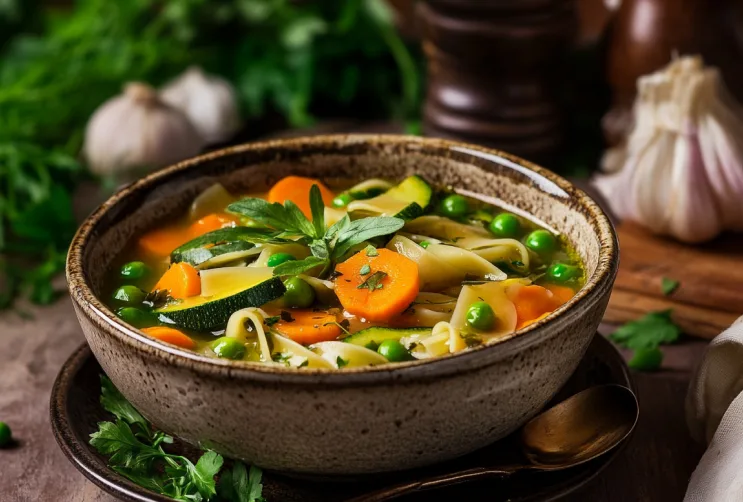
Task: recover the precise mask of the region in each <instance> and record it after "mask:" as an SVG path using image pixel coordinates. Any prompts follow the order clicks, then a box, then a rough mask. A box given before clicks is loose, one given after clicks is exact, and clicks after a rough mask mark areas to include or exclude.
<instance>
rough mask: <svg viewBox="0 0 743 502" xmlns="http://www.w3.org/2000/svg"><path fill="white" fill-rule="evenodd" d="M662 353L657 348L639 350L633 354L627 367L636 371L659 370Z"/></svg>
mask: <svg viewBox="0 0 743 502" xmlns="http://www.w3.org/2000/svg"><path fill="white" fill-rule="evenodd" d="M662 362H663V352H661V350H660V349H659V348H658V347H653V348H650V349H639V350H636V351H635V352H634V354H633V355H632V358H631V359H630V360H629V361H628V362H627V365H628V366H629V367H630V368H632V369H635V370H638V371H653V370H657V369H658V368H660V365H661V363H662Z"/></svg>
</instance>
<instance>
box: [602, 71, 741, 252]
mask: <svg viewBox="0 0 743 502" xmlns="http://www.w3.org/2000/svg"><path fill="white" fill-rule="evenodd" d="M634 114H635V125H634V127H633V130H632V132H631V133H630V135H629V138H628V140H627V143H626V144H625V145H622V146H620V147H618V148H619V150H617V151H609V152H607V156H610V157H609V158H611V157H613V158H614V159H621V162H622V165H621V166H620V168H619V171H618V172H616V173H612V174H605V175H602V176H599V177H598V178H597V179H596V180H595V185H596V187H597V188H598V189H599V190H600V191H601V192H602V193H603V195H604V196H605V197H606V198H607V199H608V201H609V203H610V205H611V208H612V210H613V211H614V212H616V213H617V216H619V217H620V218H623V219H629V220H633V221H637V222H639V223H641V224H643V225H645V226H646V227H648V228H649V229H650V230H652V231H653V232H655V233H658V234H665V235H670V236H673V237H675V238H677V239H679V240H681V241H684V242H691V243H694V242H703V241H706V240H709V239H712V238H713V237H715V236H716V235H718V234H719V233H720V232H722V231H724V230H736V231H740V230H743V143H742V142H743V109H742V108H741V107H740V105H739V104H738V103H737V102H736V101H735V100H734V98H732V97H731V96H730V95H729V93H728V92H727V90H726V89H725V87H724V84H723V82H722V80H721V77H720V74H719V72H718V71H717V70H716V69H714V68H705V67H704V64H703V62H702V59H701V58H699V57H684V58H681V59H678V60H675V61H673V62H672V63H670V64H669V65H668V66H667V67H666V68H664V69H662V70H660V71H658V72H656V73H653V74H651V75H647V76H645V77H642V78H640V79H639V81H638V95H637V99H636V101H635V106H634Z"/></svg>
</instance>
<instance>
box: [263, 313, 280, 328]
mask: <svg viewBox="0 0 743 502" xmlns="http://www.w3.org/2000/svg"><path fill="white" fill-rule="evenodd" d="M280 320H281V316H277V315H275V316H271V317H266V318H265V319H263V324H265V325H266V326H273V325H274V324H276V323H277V322H279V321H280Z"/></svg>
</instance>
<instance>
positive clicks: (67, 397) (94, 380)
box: [51, 335, 634, 502]
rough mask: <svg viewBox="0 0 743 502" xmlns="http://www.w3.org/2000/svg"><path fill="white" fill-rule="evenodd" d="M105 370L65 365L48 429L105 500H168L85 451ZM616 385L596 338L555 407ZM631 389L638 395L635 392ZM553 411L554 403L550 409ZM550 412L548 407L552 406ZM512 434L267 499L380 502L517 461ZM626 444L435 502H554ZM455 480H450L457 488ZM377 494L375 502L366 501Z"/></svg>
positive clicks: (485, 482) (444, 493) (423, 496)
mask: <svg viewBox="0 0 743 502" xmlns="http://www.w3.org/2000/svg"><path fill="white" fill-rule="evenodd" d="M101 373H102V370H101V367H100V366H99V365H98V363H97V362H96V360H95V358H94V357H93V355H92V354H91V352H90V349H88V347H87V345H84V346H82V347H80V349H78V350H77V351H76V352H75V353H74V354H73V355H72V356H71V357H70V358H69V359H68V360H67V362H66V363H65V364H64V366H63V367H62V370H61V371H60V373H59V375H58V376H57V380H56V382H55V383H54V388H53V389H52V396H51V422H52V429H53V431H54V435H55V437H56V439H57V442H58V443H59V446H60V448H62V451H63V452H64V454H65V455H66V456H67V458H68V459H69V460H70V461H71V462H72V463H73V464H74V465H75V467H77V468H78V469H79V470H80V471H81V472H82V473H83V474H84V475H85V476H86V477H87V478H88V479H89V480H90V481H92V482H93V483H95V484H96V485H98V486H99V487H100V488H102V489H103V490H105V491H107V492H108V493H110V494H112V495H115V496H116V497H119V498H121V499H123V500H128V501H140V502H152V501H158V502H159V501H169V500H171V499H169V498H167V497H164V496H162V495H157V494H155V493H152V492H150V491H148V490H145V489H144V488H141V487H139V486H137V485H135V484H133V483H131V482H130V481H128V480H127V479H125V478H123V477H121V476H119V475H118V474H117V473H115V472H114V471H113V470H111V469H109V468H108V467H107V465H106V459H105V458H104V457H102V456H100V455H99V454H98V453H97V452H96V451H95V450H94V449H93V448H91V447H90V446H89V445H88V436H89V435H90V434H91V433H92V432H94V431H95V430H96V429H97V425H96V424H97V423H98V422H99V421H102V420H110V419H111V417H110V416H109V415H108V414H107V413H106V412H105V411H104V410H103V409H102V408H101V406H100V404H99V403H98V398H99V396H100V381H99V375H100V374H101ZM602 384H619V385H624V386H626V387H629V388H633V386H632V381H631V379H630V376H629V372H628V370H627V366H626V365H625V363H624V360H623V359H622V357H621V356H620V355H619V353H618V352H617V351H616V350H615V349H614V348H613V347H612V346H611V344H610V343H609V342H607V341H606V340H604V338H603V337H601V336H600V335H597V336H595V337H594V340H593V342H592V343H591V345H590V346H589V348H588V351H587V353H586V355H585V356H584V357H583V360H582V361H581V363H580V365H579V366H578V369H577V370H576V372H575V374H573V376H572V377H571V378H570V380H569V381H568V383H567V384H566V385H565V386H564V387H563V388H562V390H560V392H559V393H558V395H557V396H555V398H554V400H553V402H558V401H561V400H563V399H565V398H566V397H568V396H570V395H572V394H574V393H576V392H579V391H581V390H583V389H585V388H588V387H591V386H594V385H602ZM633 390H634V389H633ZM550 405H551V404H550ZM550 405H548V406H550ZM516 439H517V438H516V437H515V436H514V435H512V436H509V437H507V438H505V439H503V440H501V441H498V442H497V443H494V444H492V445H490V446H487V447H485V448H482V449H481V450H478V451H476V452H474V453H471V454H469V455H467V456H465V457H462V458H459V459H456V460H452V461H449V462H446V463H443V464H439V465H436V466H433V467H429V468H425V469H417V470H414V471H408V472H401V473H395V474H386V475H380V476H375V477H374V478H373V479H369V478H367V479H366V480H355V481H354V482H353V483H350V482H343V483H341V482H335V483H330V482H327V481H324V482H323V481H311V480H306V479H296V478H289V477H286V476H282V475H281V474H279V473H273V472H268V473H265V474H264V478H263V486H264V490H263V493H264V496H265V498H266V500H268V501H269V502H341V501H345V500H349V499H352V498H356V497H361V498H360V499H359V500H364V501H365V502H379V501H382V500H389V499H390V498H392V495H391V493H388V494H384V493H382V494H379V493H378V491H379V490H382V491H384V489H385V487H390V488H391V487H392V486H393V485H394V484H396V483H399V482H402V481H405V482H409V481H413V480H416V479H422V478H424V477H430V476H432V475H446V474H447V473H456V472H458V471H463V470H466V469H473V468H477V467H480V466H488V465H503V464H505V463H510V462H512V461H514V460H516V459H518V455H519V449H518V445H517V442H516ZM626 442H627V439H625V441H624V442H623V443H622V444H621V445H620V446H619V447H618V448H616V449H615V450H613V451H612V452H610V453H609V454H607V455H605V456H603V457H600V458H598V459H596V460H594V461H592V462H589V463H587V464H583V465H580V466H577V467H574V468H572V469H568V470H565V471H560V472H550V473H536V472H524V473H520V474H516V475H514V476H512V477H511V478H508V479H499V478H492V477H491V478H483V479H479V480H475V481H471V482H469V483H466V484H458V485H457V486H448V487H443V488H440V489H439V490H437V491H436V497H435V499H436V500H455V499H459V500H467V501H471V502H477V501H486V500H487V501H488V502H494V501H500V500H502V501H510V502H526V501H537V500H539V501H543V500H553V499H555V498H558V497H560V496H563V495H566V494H568V493H570V492H572V491H573V490H575V489H577V488H579V487H581V486H583V485H584V484H586V483H587V482H588V481H589V480H591V479H592V478H593V477H595V476H596V475H597V474H598V473H599V472H600V471H601V470H602V469H604V468H605V467H606V466H607V465H608V464H609V463H611V461H612V460H613V459H614V457H616V456H617V454H618V453H619V451H620V450H621V449H622V447H623V446H624V444H625V443H626ZM176 447H177V448H178V449H180V450H181V451H179V453H181V454H184V455H186V456H189V457H191V458H192V459H193V458H194V457H198V452H197V451H196V450H194V449H193V448H191V447H190V446H188V445H183V444H180V445H176ZM338 448H339V449H341V450H342V449H343V445H342V444H339V445H338ZM457 482H458V478H457V476H455V475H453V474H452V476H451V479H450V484H451V485H456V484H457ZM371 492H375V496H371V497H368V498H367V497H363V496H364V495H365V494H367V493H371ZM432 493H433V492H421V493H419V494H416V495H410V496H406V497H401V498H399V499H398V500H399V501H400V502H413V501H422V500H432V498H433V497H432Z"/></svg>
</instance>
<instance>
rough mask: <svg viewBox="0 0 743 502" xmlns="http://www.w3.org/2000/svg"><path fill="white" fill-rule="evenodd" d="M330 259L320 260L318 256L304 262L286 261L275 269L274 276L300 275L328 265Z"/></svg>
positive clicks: (310, 257)
mask: <svg viewBox="0 0 743 502" xmlns="http://www.w3.org/2000/svg"><path fill="white" fill-rule="evenodd" d="M328 263H329V261H328V259H327V258H326V259H323V258H318V257H317V256H308V257H307V258H305V259H304V260H292V261H285V262H284V263H282V264H280V265H277V266H276V267H274V269H273V275H277V276H278V275H298V274H301V273H304V272H307V271H308V270H311V269H313V268H315V267H317V266H320V265H323V266H326V265H328Z"/></svg>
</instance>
